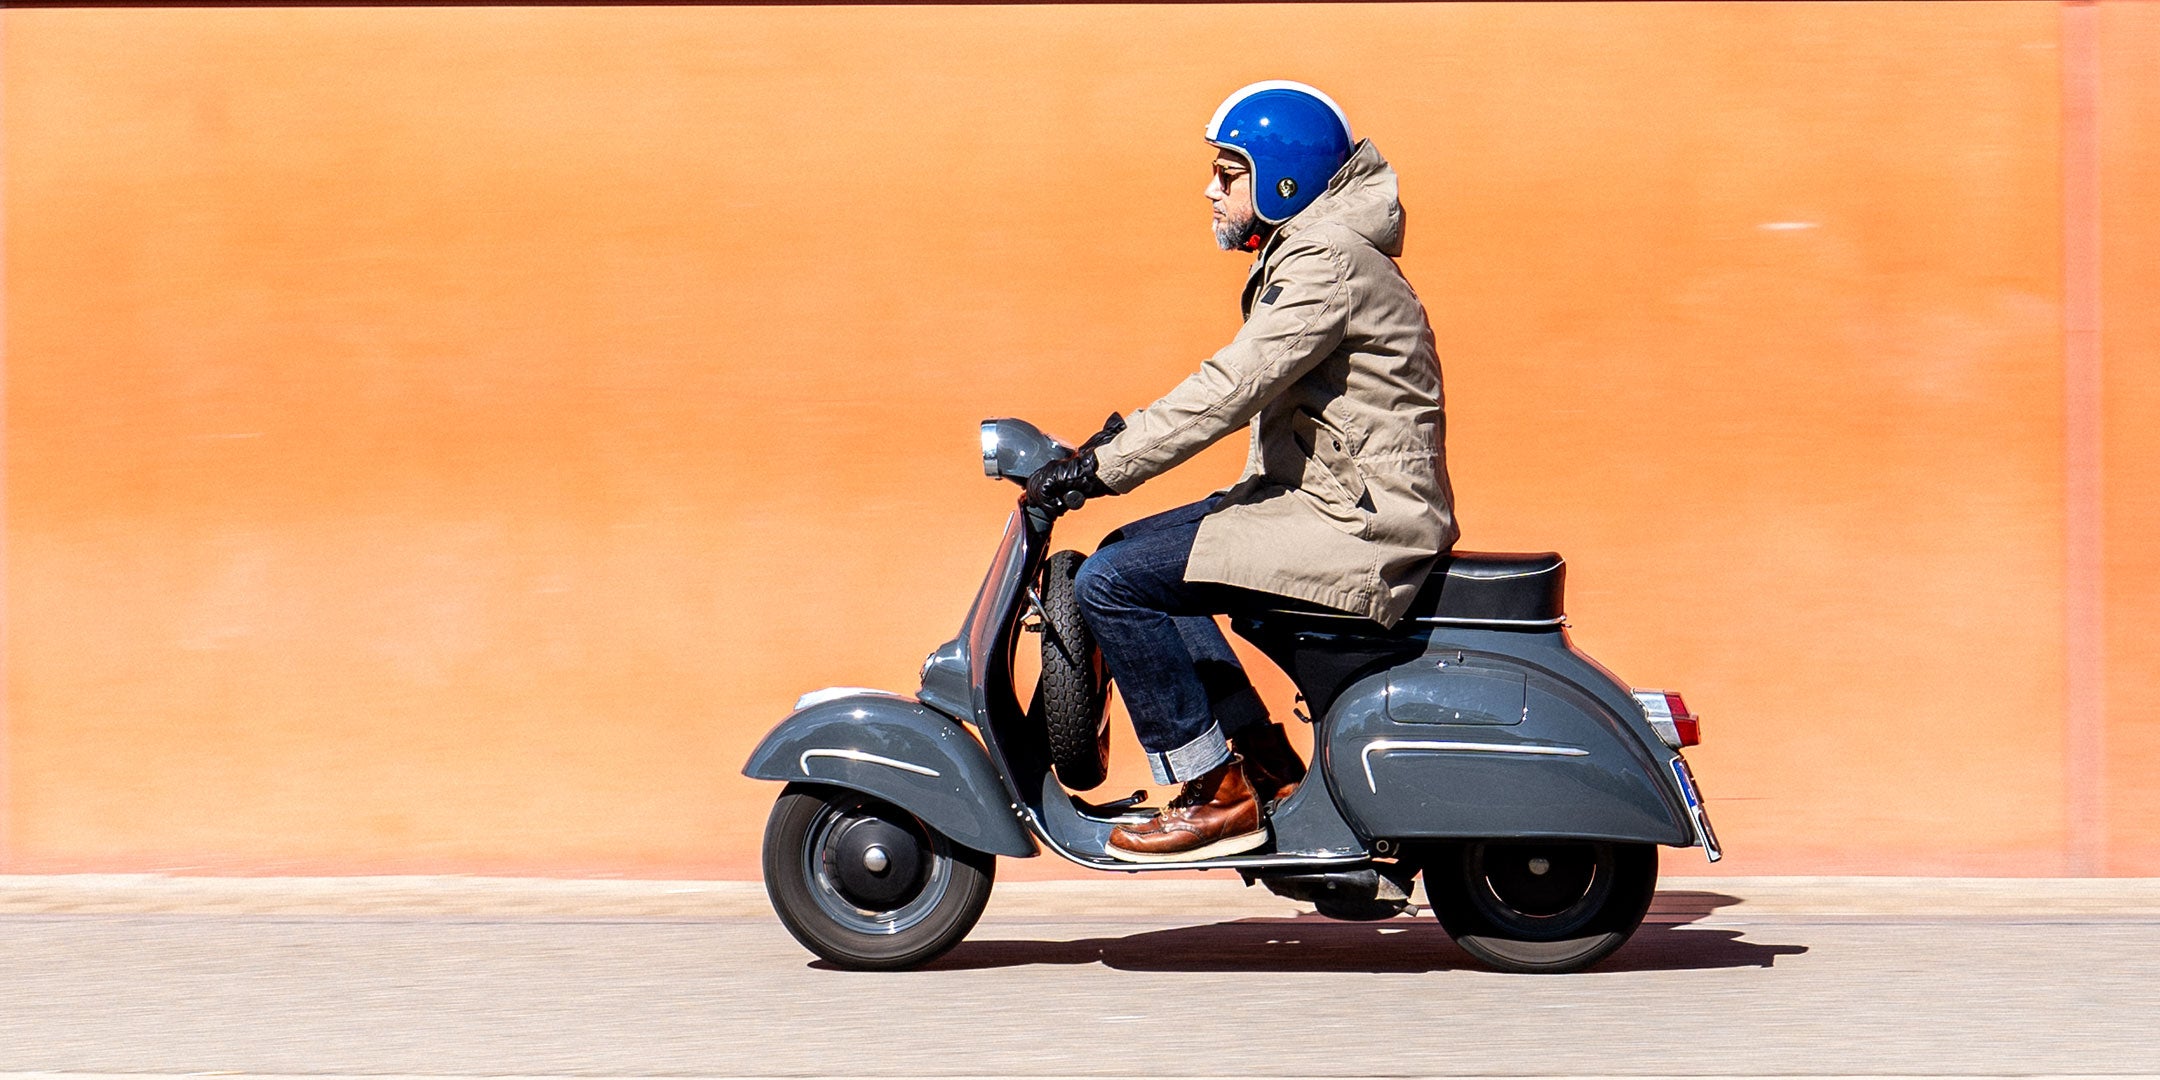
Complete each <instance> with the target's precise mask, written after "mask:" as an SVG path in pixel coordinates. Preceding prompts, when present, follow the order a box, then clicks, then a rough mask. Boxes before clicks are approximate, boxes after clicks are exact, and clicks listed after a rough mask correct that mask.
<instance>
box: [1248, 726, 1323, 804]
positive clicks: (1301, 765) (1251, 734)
mask: <svg viewBox="0 0 2160 1080" xmlns="http://www.w3.org/2000/svg"><path fill="white" fill-rule="evenodd" d="M1230 752H1231V753H1234V754H1236V755H1237V756H1239V757H1241V758H1243V759H1245V778H1246V779H1247V780H1248V781H1250V782H1251V783H1252V789H1253V794H1254V795H1255V796H1256V797H1258V798H1259V800H1260V804H1261V805H1262V806H1267V807H1273V806H1275V805H1276V804H1278V803H1280V802H1282V801H1283V800H1284V799H1287V798H1289V797H1290V793H1291V792H1293V791H1296V790H1297V788H1298V782H1299V781H1301V780H1303V779H1305V759H1303V758H1301V757H1298V756H1297V751H1296V750H1293V749H1291V747H1290V737H1289V736H1288V735H1285V734H1284V733H1283V727H1282V725H1281V724H1276V723H1266V724H1251V725H1248V726H1246V728H1245V730H1243V731H1240V732H1238V733H1237V734H1235V735H1232V736H1230Z"/></svg>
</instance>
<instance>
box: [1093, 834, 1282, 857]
mask: <svg viewBox="0 0 2160 1080" xmlns="http://www.w3.org/2000/svg"><path fill="white" fill-rule="evenodd" d="M1267 841H1268V834H1267V830H1266V829H1256V830H1254V831H1252V832H1249V833H1245V834H1243V835H1240V836H1226V837H1224V838H1222V839H1220V840H1217V841H1215V842H1214V843H1211V844H1202V845H1200V846H1199V847H1196V848H1188V849H1186V850H1184V851H1159V852H1150V851H1127V850H1125V849H1124V848H1121V847H1118V846H1117V845H1115V844H1106V845H1104V847H1103V853H1104V854H1106V855H1108V856H1110V857H1111V858H1113V859H1117V860H1118V861H1120V862H1129V863H1169V862H1196V861H1199V860H1201V859H1216V858H1221V857H1222V856H1224V855H1237V854H1240V853H1242V852H1247V851H1251V850H1252V849H1254V848H1256V847H1259V846H1261V845H1262V844H1265V843H1267Z"/></svg>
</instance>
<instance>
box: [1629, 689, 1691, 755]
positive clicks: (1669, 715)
mask: <svg viewBox="0 0 2160 1080" xmlns="http://www.w3.org/2000/svg"><path fill="white" fill-rule="evenodd" d="M1634 693H1635V703H1636V704H1638V705H1641V706H1642V711H1643V719H1645V720H1648V721H1650V728H1651V730H1653V731H1656V732H1657V735H1658V738H1659V739H1661V740H1663V741H1664V743H1665V745H1667V746H1670V747H1672V748H1673V749H1675V750H1678V749H1680V748H1681V747H1684V746H1694V745H1695V744H1697V743H1699V742H1701V741H1702V720H1701V719H1700V718H1699V717H1697V716H1696V715H1695V714H1694V713H1691V712H1689V711H1688V707H1687V702H1685V701H1682V700H1680V695H1679V694H1678V693H1675V692H1673V691H1671V690H1637V691H1635V692H1634Z"/></svg>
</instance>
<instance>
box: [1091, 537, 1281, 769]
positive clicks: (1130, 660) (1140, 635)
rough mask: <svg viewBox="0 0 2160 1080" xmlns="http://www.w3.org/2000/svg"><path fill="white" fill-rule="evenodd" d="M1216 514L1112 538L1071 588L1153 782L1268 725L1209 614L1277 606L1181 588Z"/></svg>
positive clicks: (1241, 592) (1214, 759)
mask: <svg viewBox="0 0 2160 1080" xmlns="http://www.w3.org/2000/svg"><path fill="white" fill-rule="evenodd" d="M1214 506H1215V500H1213V499H1203V500H1201V501H1200V502H1196V503H1192V504H1190V505H1187V506H1181V507H1178V508H1177V509H1175V510H1170V511H1166V512H1164V513H1160V514H1157V515H1155V516H1154V517H1149V518H1142V519H1140V520H1139V521H1135V522H1133V523H1132V524H1130V525H1127V526H1125V527H1124V528H1122V529H1119V530H1117V531H1116V532H1113V533H1111V534H1110V535H1109V536H1106V537H1104V538H1103V542H1102V545H1101V546H1100V547H1099V548H1097V549H1096V551H1095V554H1093V555H1091V556H1089V557H1088V560H1087V561H1086V562H1085V563H1082V564H1081V566H1080V576H1079V577H1078V579H1076V580H1075V581H1074V583H1073V589H1074V594H1075V596H1076V597H1077V598H1078V599H1079V601H1080V616H1081V618H1083V619H1085V620H1087V624H1088V629H1089V630H1091V631H1093V632H1094V634H1095V641H1096V643H1097V644H1099V645H1100V646H1101V647H1102V653H1103V661H1104V662H1105V663H1107V664H1108V665H1109V667H1110V675H1111V677H1112V678H1114V679H1116V680H1117V685H1118V693H1119V694H1120V695H1122V696H1123V697H1124V699H1125V710H1126V711H1127V712H1128V713H1130V714H1132V721H1133V731H1134V733H1135V734H1137V735H1138V736H1139V737H1140V746H1141V748H1142V749H1144V750H1146V751H1147V759H1148V768H1149V769H1150V770H1151V771H1153V773H1154V774H1155V782H1156V783H1158V784H1172V783H1178V782H1181V781H1185V780H1190V779H1192V778H1194V777H1196V776H1200V775H1201V774H1203V773H1206V772H1207V771H1209V770H1210V769H1213V768H1215V767H1216V766H1218V765H1221V764H1222V763H1223V762H1225V761H1228V760H1230V748H1229V744H1228V743H1227V742H1226V741H1225V740H1226V737H1227V736H1230V735H1235V734H1237V733H1238V732H1239V731H1241V730H1243V729H1244V728H1245V727H1246V726H1247V725H1250V724H1255V723H1265V722H1267V719H1268V712H1267V706H1266V705H1265V704H1263V703H1262V702H1261V700H1260V695H1259V694H1257V693H1255V692H1254V691H1253V686H1252V680H1250V679H1248V678H1247V677H1246V676H1245V668H1244V665H1242V664H1240V663H1238V658H1237V654H1236V653H1234V652H1232V651H1231V650H1230V643H1229V642H1228V641H1226V640H1224V639H1223V635H1222V630H1221V629H1220V628H1218V627H1217V626H1216V625H1215V619H1214V616H1216V615H1218V614H1225V613H1228V612H1232V611H1238V610H1242V609H1245V608H1249V607H1252V606H1256V605H1259V606H1265V605H1268V604H1270V603H1273V602H1279V601H1280V600H1281V598H1280V597H1271V596H1269V595H1268V594H1266V593H1260V592H1254V591H1252V590H1248V589H1240V588H1237V587H1235V586H1231V585H1219V584H1214V583H1211V582H1189V581H1186V580H1185V563H1186V560H1187V559H1189V558H1191V556H1192V546H1193V539H1194V537H1196V536H1198V535H1199V533H1200V519H1201V518H1203V517H1205V516H1207V513H1208V511H1209V510H1211V509H1214Z"/></svg>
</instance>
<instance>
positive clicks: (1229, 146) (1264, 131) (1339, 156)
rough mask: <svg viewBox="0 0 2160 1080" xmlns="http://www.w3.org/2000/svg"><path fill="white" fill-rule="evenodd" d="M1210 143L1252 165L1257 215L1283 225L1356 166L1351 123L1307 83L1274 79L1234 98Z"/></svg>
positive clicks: (1212, 126)
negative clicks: (1348, 165)
mask: <svg viewBox="0 0 2160 1080" xmlns="http://www.w3.org/2000/svg"><path fill="white" fill-rule="evenodd" d="M1207 141H1209V142H1211V143H1214V144H1215V145H1216V146H1219V147H1222V148H1223V149H1225V150H1230V151H1234V152H1235V153H1237V154H1238V155H1240V156H1241V157H1243V158H1244V159H1245V160H1246V161H1247V162H1249V163H1251V165H1252V170H1253V173H1252V179H1253V209H1255V210H1257V211H1259V214H1260V220H1262V221H1265V222H1267V223H1268V224H1270V225H1280V224H1282V223H1283V222H1285V221H1288V220H1290V219H1291V218H1292V217H1294V216H1296V214H1297V212H1298V211H1300V210H1303V209H1305V208H1306V207H1308V206H1310V205H1312V201H1313V200H1314V199H1317V198H1319V197H1320V193H1321V192H1323V191H1326V190H1327V185H1328V181H1329V180H1332V179H1334V178H1335V170H1337V169H1340V168H1342V165H1343V162H1345V161H1348V160H1350V149H1351V146H1352V143H1351V141H1350V119H1349V118H1348V117H1346V116H1344V115H1343V111H1342V106H1340V105H1337V104H1335V102H1334V101H1333V100H1332V99H1330V98H1329V97H1328V96H1327V95H1326V94H1323V93H1321V92H1320V91H1318V90H1315V89H1313V88H1312V87H1310V86H1307V85H1305V84H1304V83H1298V82H1286V81H1284V80H1281V79H1271V80H1269V81H1267V82H1256V83H1254V84H1252V85H1251V86H1248V87H1246V88H1244V89H1243V90H1240V91H1238V92H1237V93H1235V94H1232V95H1230V97H1229V99H1228V100H1226V101H1224V102H1223V103H1222V107H1221V108H1219V109H1216V110H1215V118H1214V119H1213V120H1210V121H1208V126H1207Z"/></svg>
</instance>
